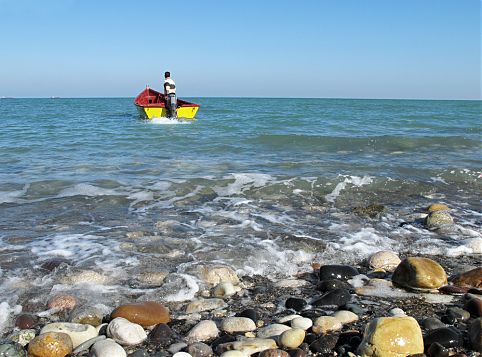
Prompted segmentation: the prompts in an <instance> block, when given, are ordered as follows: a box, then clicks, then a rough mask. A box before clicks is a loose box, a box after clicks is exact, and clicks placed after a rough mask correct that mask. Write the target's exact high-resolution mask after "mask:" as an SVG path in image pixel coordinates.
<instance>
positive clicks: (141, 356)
mask: <svg viewBox="0 0 482 357" xmlns="http://www.w3.org/2000/svg"><path fill="white" fill-rule="evenodd" d="M127 357H149V353H147V351H146V350H137V351H134V352H132V353H129V355H128V356H127Z"/></svg>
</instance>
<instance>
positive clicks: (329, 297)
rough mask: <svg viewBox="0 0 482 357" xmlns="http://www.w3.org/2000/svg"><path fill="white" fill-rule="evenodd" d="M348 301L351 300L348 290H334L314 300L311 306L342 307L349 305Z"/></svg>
mask: <svg viewBox="0 0 482 357" xmlns="http://www.w3.org/2000/svg"><path fill="white" fill-rule="evenodd" d="M350 300H351V294H350V292H349V291H348V290H346V289H335V290H331V291H328V292H327V293H325V294H323V295H322V296H321V297H319V298H318V299H316V300H314V301H313V302H312V303H311V304H312V305H313V306H325V305H332V306H343V305H345V304H347V303H349V302H350Z"/></svg>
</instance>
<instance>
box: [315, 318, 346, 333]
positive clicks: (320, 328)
mask: <svg viewBox="0 0 482 357" xmlns="http://www.w3.org/2000/svg"><path fill="white" fill-rule="evenodd" d="M342 327H343V325H342V324H341V322H340V321H338V320H337V319H335V318H334V317H333V316H320V317H318V318H317V319H316V320H315V322H314V324H313V327H312V328H311V330H312V331H313V332H314V333H316V334H317V335H325V334H327V333H328V332H331V331H338V330H341V329H342Z"/></svg>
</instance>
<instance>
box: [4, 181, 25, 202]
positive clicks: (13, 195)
mask: <svg viewBox="0 0 482 357" xmlns="http://www.w3.org/2000/svg"><path fill="white" fill-rule="evenodd" d="M29 186H30V185H25V186H24V187H23V188H22V189H21V190H15V191H0V203H15V202H18V201H19V198H20V197H22V196H23V195H25V193H27V190H28V188H29Z"/></svg>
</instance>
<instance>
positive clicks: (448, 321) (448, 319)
mask: <svg viewBox="0 0 482 357" xmlns="http://www.w3.org/2000/svg"><path fill="white" fill-rule="evenodd" d="M440 320H441V321H442V322H443V323H444V324H447V325H453V324H455V323H456V322H457V319H456V318H455V316H453V315H443V316H442V318H441V319H440Z"/></svg>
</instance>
